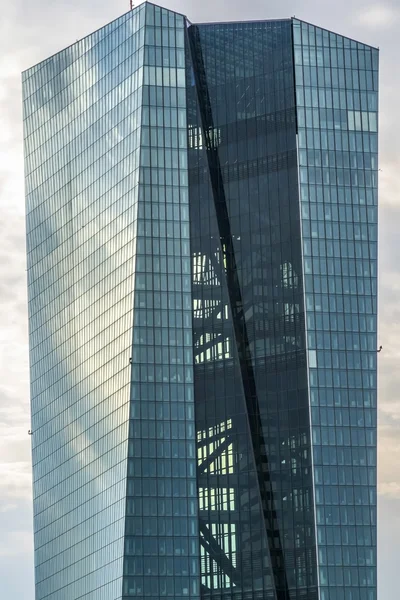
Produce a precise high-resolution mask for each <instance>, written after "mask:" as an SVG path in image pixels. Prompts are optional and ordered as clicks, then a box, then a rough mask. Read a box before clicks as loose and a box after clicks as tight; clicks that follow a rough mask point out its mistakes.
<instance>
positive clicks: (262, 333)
mask: <svg viewBox="0 0 400 600" xmlns="http://www.w3.org/2000/svg"><path fill="white" fill-rule="evenodd" d="M188 38H189V46H190V58H188V63H189V64H188V69H189V70H190V74H188V89H187V95H188V134H189V150H188V152H189V190H190V210H191V213H190V219H191V252H192V257H193V283H192V294H193V336H194V338H193V347H194V361H195V371H194V373H195V406H196V428H197V453H198V493H199V521H200V544H201V583H202V586H201V592H202V597H204V598H216V597H218V598H221V597H224V598H249V599H253V598H260V599H261V598H271V599H272V598H277V599H278V600H283V599H289V598H290V599H300V598H307V600H312V599H314V598H317V572H316V550H315V543H316V541H315V534H314V531H315V526H314V512H313V485H312V484H313V482H312V467H311V448H310V445H311V441H310V420H309V403H308V383H307V363H306V343H305V323H304V302H303V278H302V257H301V232H300V215H299V194H298V176H297V158H296V156H297V153H296V152H297V151H296V118H295V92H294V67H293V54H292V28H291V22H290V21H270V22H255V23H240V24H239V23H238V24H219V25H201V26H191V27H190V28H189V30H188ZM190 60H191V61H192V65H190Z"/></svg>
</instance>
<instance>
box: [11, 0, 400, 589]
mask: <svg viewBox="0 0 400 600" xmlns="http://www.w3.org/2000/svg"><path fill="white" fill-rule="evenodd" d="M138 3H139V2H138ZM160 4H161V5H163V6H166V7H168V8H171V9H173V10H176V11H178V12H182V13H184V14H186V15H187V16H188V17H189V19H190V20H191V21H194V22H196V21H199V22H201V21H203V22H204V21H219V20H225V21H226V20H246V19H247V20H250V19H269V18H281V17H290V16H293V15H296V17H298V18H300V19H304V20H305V21H308V22H311V23H314V24H316V25H320V26H322V27H326V28H327V29H331V30H333V31H336V32H337V33H341V34H344V35H347V36H349V37H352V38H355V39H358V40H360V41H363V42H365V43H369V44H371V45H374V46H378V47H379V48H380V49H381V107H380V109H381V117H380V131H381V138H380V152H381V164H380V166H381V168H382V172H381V173H380V176H381V178H380V277H379V279H380V335H379V338H380V343H381V344H382V345H383V352H382V353H381V354H380V357H379V364H380V379H379V388H380V391H379V405H380V408H379V423H380V436H379V445H380V450H379V586H380V593H379V600H393V598H395V597H396V596H397V593H396V592H397V588H398V574H397V571H396V569H397V568H398V564H397V563H398V561H397V560H396V558H397V556H398V555H399V548H400V545H399V541H398V540H399V539H400V467H399V465H400V398H399V390H400V368H399V359H400V350H398V349H397V344H396V341H397V340H398V339H400V303H399V301H398V300H399V298H400V238H399V236H398V228H399V224H400V144H399V140H400V115H399V108H398V107H399V103H400V68H399V65H398V57H399V42H398V31H399V26H400V3H399V0H387V1H385V0H383V1H379V0H377V1H376V2H374V1H373V0H335V1H334V2H327V1H325V0H322V1H321V0H247V1H246V2H242V1H241V0H201V1H200V2H199V1H198V0H165V1H164V0H163V1H161V2H160ZM128 9H129V0H69V1H67V0H59V1H58V2H54V1H50V0H36V1H35V2H34V3H33V2H31V3H29V2H22V0H13V1H10V2H3V3H2V7H1V20H0V598H4V599H6V598H7V600H14V598H15V599H17V598H21V599H23V600H34V585H33V551H32V522H31V521H32V514H31V489H30V486H31V477H30V440H29V436H28V435H27V431H28V429H29V427H30V420H29V387H28V340H27V311H26V273H25V224H24V187H23V186H24V184H23V157H22V124H21V85H20V72H21V71H22V70H24V69H26V68H28V67H30V66H32V65H33V64H35V63H37V62H39V61H40V60H42V59H44V58H46V57H47V56H48V55H51V54H53V53H54V52H56V51H58V50H60V49H61V48H63V47H65V46H67V45H69V44H71V43H72V42H74V41H75V40H76V39H78V38H81V37H83V36H84V35H86V34H88V33H91V32H92V31H94V30H96V29H97V28H99V27H101V26H102V25H104V24H106V23H107V22H109V21H111V20H113V19H114V18H116V17H118V16H119V15H120V14H122V13H124V12H126V11H127V10H128ZM71 600H72V599H71Z"/></svg>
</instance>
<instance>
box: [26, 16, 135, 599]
mask: <svg viewBox="0 0 400 600" xmlns="http://www.w3.org/2000/svg"><path fill="white" fill-rule="evenodd" d="M144 37H145V36H144V9H143V8H140V9H138V10H135V11H132V12H130V13H128V14H127V15H125V16H123V17H121V18H120V19H118V20H116V21H114V22H113V23H111V24H109V25H107V26H106V27H104V28H103V29H100V30H99V31H97V32H96V33H94V34H92V35H90V36H89V37H87V38H85V39H83V40H81V41H80V42H77V43H76V44H74V45H73V46H71V47H70V48H67V49H66V50H63V51H62V52H60V53H59V54H56V55H55V56H53V57H51V58H49V59H47V60H46V61H44V62H43V63H41V64H39V65H38V66H36V67H34V68H32V69H30V70H29V71H27V72H26V73H25V74H24V77H23V89H24V119H25V120H24V128H25V165H26V193H27V251H28V268H29V270H28V279H29V281H28V283H29V329H30V360H31V402H32V430H33V435H32V443H33V479H34V481H33V489H34V530H35V567H36V569H35V570H36V573H35V575H36V599H37V600H43V599H45V598H48V599H51V600H72V599H74V600H76V599H78V598H81V599H85V600H114V599H120V598H121V592H122V577H123V554H124V532H125V505H126V473H127V455H128V423H129V400H130V390H131V368H132V367H131V365H130V362H129V359H130V357H131V356H132V349H131V346H132V322H133V311H132V309H133V304H134V298H133V291H134V281H135V253H136V244H137V237H136V229H137V211H138V204H137V199H138V178H139V141H140V125H141V90H142V88H141V85H142V80H143V52H144V50H143V46H144Z"/></svg>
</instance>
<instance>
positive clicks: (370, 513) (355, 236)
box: [293, 21, 378, 600]
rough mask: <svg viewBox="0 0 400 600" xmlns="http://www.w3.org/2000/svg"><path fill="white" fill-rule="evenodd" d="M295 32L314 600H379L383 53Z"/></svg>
mask: <svg viewBox="0 0 400 600" xmlns="http://www.w3.org/2000/svg"><path fill="white" fill-rule="evenodd" d="M293 31H294V54H295V63H296V97H297V105H298V109H297V114H298V128H299V129H298V133H299V135H298V146H299V175H300V198H301V225H302V244H303V257H304V258H303V264H304V289H305V307H306V308H305V310H306V323H307V325H306V327H307V347H308V364H309V389H310V406H311V426H312V439H313V463H314V481H315V505H316V529H317V537H318V565H319V570H318V572H319V583H320V590H321V591H320V598H321V600H342V598H343V599H345V600H375V599H376V426H377V423H376V357H377V354H376V352H377V339H376V312H377V171H378V154H377V153H378V134H377V122H378V118H377V110H378V51H377V50H375V49H374V48H371V47H369V46H365V45H363V44H360V43H358V42H355V41H353V40H349V39H347V38H343V37H341V36H339V35H335V34H333V33H330V32H328V31H325V30H322V29H319V28H317V27H313V26H311V25H308V24H307V23H301V22H299V21H294V23H293Z"/></svg>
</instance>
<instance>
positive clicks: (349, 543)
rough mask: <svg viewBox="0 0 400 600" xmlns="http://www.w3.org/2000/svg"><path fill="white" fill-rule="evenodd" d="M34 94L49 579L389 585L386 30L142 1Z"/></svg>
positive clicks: (45, 581)
mask: <svg viewBox="0 0 400 600" xmlns="http://www.w3.org/2000/svg"><path fill="white" fill-rule="evenodd" d="M23 95H24V135H25V170H26V199H27V253H28V295H29V332H30V360H31V403H32V431H33V435H32V457H33V488H34V530H35V579H36V600H71V599H73V600H128V599H129V598H137V599H140V600H142V599H144V598H146V599H149V600H151V599H153V600H160V599H161V598H174V600H184V599H185V598H192V599H195V600H199V599H200V598H204V600H217V599H218V600H267V599H270V600H376V597H377V595H376V349H377V339H376V313H377V290H376V281H377V171H378V158H377V152H378V142H377V136H378V131H377V123H378V117H377V111H378V51H377V50H376V49H374V48H371V47H370V46H366V45H364V44H360V43H358V42H355V41H353V40H350V39H348V38H344V37H342V36H339V35H336V34H333V33H331V32H328V31H326V30H322V29H320V28H318V27H314V26H312V25H309V24H307V23H304V22H301V21H299V20H297V19H283V20H269V21H257V22H244V23H216V24H199V25H196V24H191V23H190V22H189V21H188V20H187V19H186V17H184V16H183V15H180V14H177V13H175V12H173V11H169V10H166V9H164V8H160V7H158V6H155V5H153V4H151V3H149V2H145V3H144V4H142V5H140V6H139V7H136V8H133V10H131V11H130V12H129V13H127V14H126V15H123V16H122V17H120V18H119V19H117V20H115V21H114V22H112V23H110V24H109V25H106V26H105V27H103V28H102V29H100V30H99V31H97V32H95V33H93V34H91V35H89V36H88V37H86V38H84V39H83V40H80V41H79V42H77V43H76V44H73V45H72V46H71V47H69V48H67V49H65V50H63V51H62V52H60V53H58V54H56V55H54V56H53V57H50V58H48V59H46V60H45V61H43V62H42V63H40V64H39V65H37V66H35V67H32V68H31V69H29V70H28V71H26V72H25V73H24V74H23Z"/></svg>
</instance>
